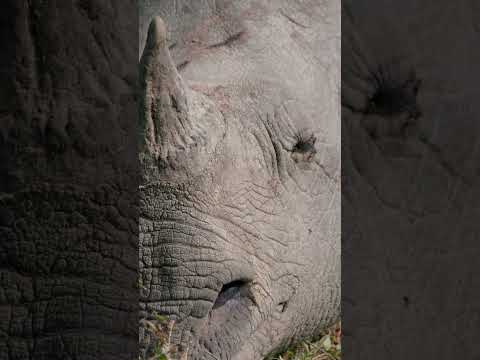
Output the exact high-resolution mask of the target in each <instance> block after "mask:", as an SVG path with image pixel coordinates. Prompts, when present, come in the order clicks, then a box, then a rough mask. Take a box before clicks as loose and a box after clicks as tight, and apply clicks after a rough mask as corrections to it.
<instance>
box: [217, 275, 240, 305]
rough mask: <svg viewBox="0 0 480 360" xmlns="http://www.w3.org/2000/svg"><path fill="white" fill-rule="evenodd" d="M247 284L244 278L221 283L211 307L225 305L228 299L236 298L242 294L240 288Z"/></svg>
mask: <svg viewBox="0 0 480 360" xmlns="http://www.w3.org/2000/svg"><path fill="white" fill-rule="evenodd" d="M247 285H248V281H246V280H235V281H232V282H229V283H228V284H225V285H223V287H222V289H221V290H220V292H219V293H218V296H217V299H216V300H215V303H214V304H213V309H216V308H218V307H220V306H223V305H225V304H226V303H227V302H228V301H230V300H233V299H238V298H240V297H241V296H242V290H243V289H245V288H246V287H247Z"/></svg>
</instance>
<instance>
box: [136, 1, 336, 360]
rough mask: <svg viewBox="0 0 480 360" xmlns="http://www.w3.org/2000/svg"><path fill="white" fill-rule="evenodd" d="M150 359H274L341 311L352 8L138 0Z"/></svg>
mask: <svg viewBox="0 0 480 360" xmlns="http://www.w3.org/2000/svg"><path fill="white" fill-rule="evenodd" d="M139 38H140V45H141V49H140V50H141V51H140V54H139V58H140V60H139V81H140V84H139V91H140V94H139V102H140V105H139V122H140V124H139V139H140V141H139V143H140V149H139V156H140V162H141V173H142V176H141V178H142V180H141V186H140V208H141V214H140V239H139V242H140V243H139V249H140V250H139V252H140V253H139V271H140V284H141V286H140V312H141V313H140V325H139V329H140V342H141V349H142V351H141V355H140V357H143V358H148V357H149V356H152V353H154V351H155V348H156V344H157V343H158V339H157V338H156V336H155V333H154V332H153V331H151V326H147V325H146V324H150V325H151V324H152V323H153V324H156V321H157V322H159V321H160V320H159V319H164V318H168V319H171V320H172V321H174V323H173V327H171V328H170V330H171V331H170V330H169V333H168V334H167V335H168V336H169V339H168V340H169V342H170V344H171V345H172V346H173V347H174V348H176V349H177V354H182V356H183V357H184V358H187V359H243V360H247V359H262V358H263V357H264V356H266V355H268V354H269V353H271V352H272V351H275V350H278V349H280V348H282V347H284V346H288V345H289V344H291V343H293V342H295V341H298V340H300V339H303V338H305V337H311V336H316V335H318V334H319V333H320V332H321V331H322V330H323V329H325V327H326V326H328V325H329V324H332V323H333V322H335V321H337V320H338V318H339V316H340V247H341V246H340V96H339V87H340V4H339V2H338V1H333V0H331V1H330V0H327V1H318V0H279V1H267V0H238V1H227V0H217V1H198V0H184V1H180V0H177V1H173V0H158V1H146V0H145V1H143V2H141V3H140V30H139Z"/></svg>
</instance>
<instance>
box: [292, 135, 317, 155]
mask: <svg viewBox="0 0 480 360" xmlns="http://www.w3.org/2000/svg"><path fill="white" fill-rule="evenodd" d="M295 140H296V142H295V145H294V146H293V148H292V150H291V151H292V155H293V159H294V160H295V162H299V161H310V160H311V159H312V158H313V156H314V155H315V154H316V153H317V149H316V148H315V143H316V141H317V138H316V137H315V136H314V135H313V134H311V133H308V132H305V131H302V132H298V133H297V134H295Z"/></svg>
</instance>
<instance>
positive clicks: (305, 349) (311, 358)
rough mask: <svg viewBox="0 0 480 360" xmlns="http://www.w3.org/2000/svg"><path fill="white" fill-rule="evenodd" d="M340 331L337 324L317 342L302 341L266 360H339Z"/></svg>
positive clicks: (340, 355) (340, 348)
mask: <svg viewBox="0 0 480 360" xmlns="http://www.w3.org/2000/svg"><path fill="white" fill-rule="evenodd" d="M341 329H342V328H341V323H340V322H339V323H337V324H335V325H334V326H332V327H331V328H330V329H327V330H326V331H325V333H324V334H323V336H322V337H321V338H320V339H319V340H316V341H304V342H302V343H300V344H297V345H295V346H293V347H291V348H290V349H288V350H286V351H285V352H282V353H280V354H277V355H274V356H270V357H268V358H267V359H266V360H340V359H341V358H342V347H341V336H342V330H341Z"/></svg>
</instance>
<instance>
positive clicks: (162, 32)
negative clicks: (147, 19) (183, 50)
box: [148, 16, 167, 45]
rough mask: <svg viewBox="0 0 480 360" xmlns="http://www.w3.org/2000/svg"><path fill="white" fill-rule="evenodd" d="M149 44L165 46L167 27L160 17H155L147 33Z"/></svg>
mask: <svg viewBox="0 0 480 360" xmlns="http://www.w3.org/2000/svg"><path fill="white" fill-rule="evenodd" d="M148 35H149V36H148V38H149V42H152V41H153V42H154V43H155V44H157V45H160V44H162V45H163V44H165V43H166V42H167V25H165V22H164V21H163V19H162V18H161V17H160V16H155V17H154V18H153V19H152V21H151V23H150V28H149V31H148Z"/></svg>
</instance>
